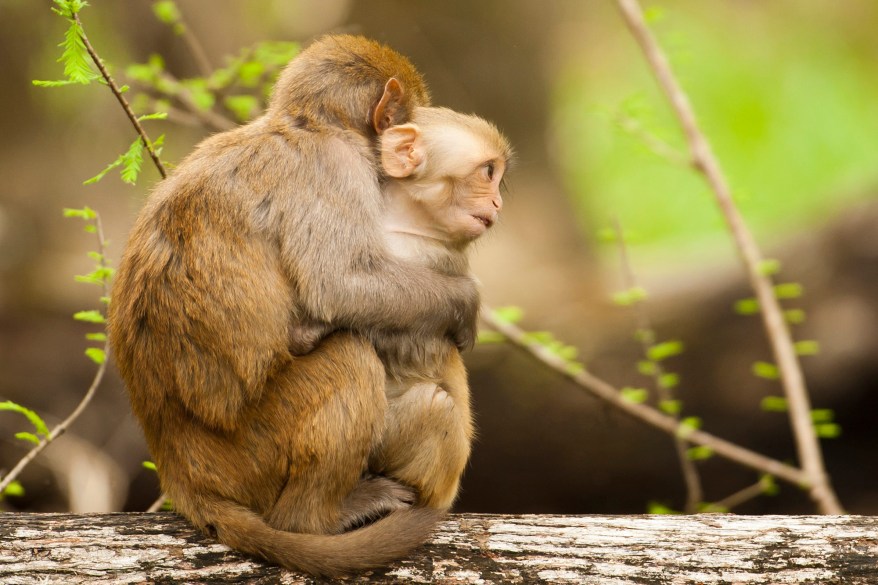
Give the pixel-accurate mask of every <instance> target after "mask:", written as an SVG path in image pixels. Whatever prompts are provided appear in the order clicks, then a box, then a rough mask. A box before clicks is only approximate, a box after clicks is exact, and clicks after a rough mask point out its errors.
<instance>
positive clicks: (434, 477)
mask: <svg viewBox="0 0 878 585" xmlns="http://www.w3.org/2000/svg"><path fill="white" fill-rule="evenodd" d="M413 122H414V123H409V124H404V125H399V126H393V127H391V128H388V129H387V130H386V131H385V132H384V133H383V134H382V136H381V140H380V144H381V162H382V167H383V168H384V171H385V172H386V173H387V175H389V176H390V177H392V179H391V180H389V181H388V182H387V183H386V184H385V187H384V192H385V201H386V209H385V212H384V218H383V225H384V233H385V238H386V240H387V244H388V247H389V248H390V249H391V250H392V251H393V253H394V254H395V255H396V256H398V257H400V258H404V259H405V260H406V261H407V262H409V263H415V264H419V265H422V266H424V267H428V268H431V269H433V270H435V271H437V272H440V273H443V274H448V275H465V274H468V273H469V262H468V257H467V250H468V246H469V244H470V243H472V242H473V241H474V240H475V239H476V238H478V237H479V236H481V235H482V234H484V233H485V232H486V231H487V230H488V228H490V227H491V226H492V225H494V223H495V222H496V221H497V218H498V215H499V213H500V209H501V207H502V204H503V200H502V198H501V195H500V182H501V180H502V178H503V174H504V172H505V170H506V166H507V164H508V161H509V159H510V157H511V148H510V146H509V143H508V142H507V140H506V139H505V138H504V137H503V135H502V134H500V132H499V131H498V130H497V129H496V128H495V127H494V126H493V125H491V124H489V123H488V122H486V121H485V120H483V119H481V118H479V117H476V116H466V115H463V114H459V113H457V112H453V111H451V110H448V109H443V108H424V107H420V108H417V109H416V110H415V112H414V116H413ZM440 292H441V291H440ZM376 341H377V343H378V347H379V349H380V348H382V347H384V346H385V344H388V343H392V342H393V340H387V339H377V340H376ZM419 341H420V342H421V343H423V342H424V341H425V340H423V339H421V340H419ZM429 343H430V344H431V349H430V350H429V351H430V357H429V359H430V360H432V361H430V362H427V363H426V366H427V367H426V368H425V367H424V366H425V362H424V359H423V355H422V354H418V352H417V348H414V350H415V351H414V353H415V354H417V355H416V356H415V358H414V359H411V360H410V363H407V362H404V361H399V358H400V354H399V353H396V354H394V356H395V357H396V358H397V359H396V360H395V361H392V360H387V359H385V363H386V365H387V373H388V383H387V398H388V404H389V408H388V411H387V414H388V425H387V430H386V431H385V433H384V436H383V440H382V442H381V445H380V446H379V448H378V449H376V451H375V452H374V453H373V455H372V458H371V460H370V468H371V470H372V471H373V472H375V473H381V474H385V475H387V476H388V477H392V478H394V479H397V480H399V481H401V482H403V483H405V484H406V485H410V486H413V487H415V488H416V489H417V492H418V495H419V503H420V504H422V505H425V506H431V507H435V508H438V509H442V510H445V509H448V508H449V507H450V506H451V504H452V502H453V501H454V498H455V496H456V495H457V489H458V484H459V480H460V476H461V474H462V473H463V469H464V467H465V465H466V461H467V459H468V457H469V453H470V444H471V441H472V436H473V424H472V419H471V415H470V404H469V388H468V386H467V381H466V371H465V369H464V366H463V362H462V360H461V358H460V353H459V352H458V350H457V348H456V347H455V346H454V345H453V344H452V343H451V342H450V341H449V340H448V339H447V338H445V337H442V336H435V337H434V338H433V339H431V340H429ZM407 347H412V346H411V345H407ZM419 368H420V369H419Z"/></svg>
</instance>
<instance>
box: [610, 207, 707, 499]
mask: <svg viewBox="0 0 878 585" xmlns="http://www.w3.org/2000/svg"><path fill="white" fill-rule="evenodd" d="M613 228H614V229H615V231H616V243H617V245H618V249H619V261H620V263H621V265H622V274H623V279H624V281H625V284H624V285H625V288H626V290H631V289H633V288H635V287H637V286H639V284H638V281H637V275H636V274H635V272H634V266H633V265H632V264H631V259H630V258H629V256H628V246H627V245H626V244H625V234H624V233H623V231H622V225H621V224H620V223H619V218H617V217H614V218H613ZM645 303H646V301H639V302H637V303H635V305H634V306H633V307H632V309H633V311H634V317H635V319H636V320H637V328H638V329H639V330H640V331H641V335H640V336H639V337H640V344H641V347H642V349H643V355H644V357H647V358H648V356H649V349H650V347H651V346H652V345H653V344H654V343H655V339H647V338H646V337H645V336H644V333H645V332H647V331H648V332H650V333H649V335H650V336H652V335H653V334H652V331H653V328H652V323H651V322H650V319H649V314H648V313H647V311H646V307H645ZM652 368H653V372H652V378H653V382H654V383H655V389H656V392H657V393H658V396H659V400H661V401H670V400H673V398H674V395H673V392H671V390H670V388H668V387H667V385H666V384H664V383H663V381H662V380H663V377H664V374H665V371H664V368H663V367H662V365H661V364H660V363H659V362H657V361H653V362H652ZM671 416H672V417H673V418H674V420H676V421H679V420H680V415H679V413H674V414H672V415H671ZM674 449H675V450H676V452H677V459H678V460H679V462H680V472H681V473H682V474H683V482H684V483H685V485H686V505H685V507H684V509H685V511H686V513H687V514H694V513H696V512H697V511H698V506H699V504H701V502H702V501H703V500H704V489H703V488H702V486H701V478H700V477H699V475H698V468H697V467H696V466H695V462H694V461H692V459H690V458H689V455H688V445H687V443H686V441H684V440H683V439H682V438H681V437H680V436H679V435H674Z"/></svg>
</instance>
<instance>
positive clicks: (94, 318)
mask: <svg viewBox="0 0 878 585" xmlns="http://www.w3.org/2000/svg"><path fill="white" fill-rule="evenodd" d="M73 318H74V319H76V320H77V321H85V322H87V323H106V321H107V320H106V319H105V318H104V316H103V315H102V314H101V312H100V311H95V310H91V311H79V312H77V313H74V314H73Z"/></svg>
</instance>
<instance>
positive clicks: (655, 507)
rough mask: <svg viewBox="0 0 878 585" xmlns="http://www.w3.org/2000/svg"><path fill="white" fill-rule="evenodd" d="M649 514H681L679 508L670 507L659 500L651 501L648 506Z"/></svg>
mask: <svg viewBox="0 0 878 585" xmlns="http://www.w3.org/2000/svg"><path fill="white" fill-rule="evenodd" d="M646 510H647V512H646V513H647V514H666V515H667V514H680V513H681V512H678V511H677V510H674V509H673V508H669V507H668V506H665V505H664V504H661V503H659V502H649V503H648V504H647V506H646Z"/></svg>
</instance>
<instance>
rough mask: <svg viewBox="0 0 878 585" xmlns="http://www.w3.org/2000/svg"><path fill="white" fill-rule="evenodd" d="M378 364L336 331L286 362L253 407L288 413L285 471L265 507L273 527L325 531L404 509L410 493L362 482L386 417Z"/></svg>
mask: <svg viewBox="0 0 878 585" xmlns="http://www.w3.org/2000/svg"><path fill="white" fill-rule="evenodd" d="M384 378H385V374H384V368H383V366H382V364H381V361H380V360H379V359H378V357H377V354H376V353H375V351H374V349H373V348H372V346H371V344H369V343H368V342H366V341H365V340H363V339H362V338H360V337H357V336H354V335H351V334H349V333H336V334H334V335H332V336H330V337H329V338H327V339H326V340H325V341H324V342H323V343H321V345H320V346H319V347H318V348H317V349H315V350H314V351H313V352H312V353H310V354H308V355H307V356H304V357H302V358H298V359H295V360H293V362H292V363H291V364H290V366H289V367H288V369H287V370H286V371H284V372H282V373H281V374H280V375H279V376H277V377H276V378H275V381H274V387H273V388H271V389H270V391H269V393H268V394H269V396H270V397H271V400H269V401H266V402H267V403H266V404H264V405H261V406H260V408H261V409H264V410H269V409H275V410H276V411H277V412H280V413H284V414H283V415H284V416H286V417H287V418H288V420H287V421H286V424H285V425H284V428H285V432H286V433H288V435H289V438H288V448H289V476H288V478H287V481H286V484H285V485H284V487H283V489H282V491H281V493H280V496H279V497H278V499H277V501H276V502H275V504H274V505H273V506H272V508H271V509H270V510H269V511H268V512H267V514H266V515H265V516H266V521H267V522H268V524H269V525H270V526H272V527H274V528H278V529H281V530H287V531H291V532H308V533H311V534H331V533H338V532H342V531H343V530H345V529H346V528H349V527H350V526H353V525H356V524H359V523H362V522H364V521H367V520H369V519H373V518H375V517H378V516H382V515H384V514H386V513H387V512H389V511H391V510H393V509H397V508H399V507H405V506H406V505H407V503H406V501H410V500H411V499H412V495H411V493H410V492H409V491H408V490H406V489H405V488H403V487H402V486H399V485H398V484H396V483H395V482H392V481H387V480H385V481H371V480H370V479H369V478H366V479H362V476H363V473H364V472H365V471H366V467H367V462H368V457H369V453H370V452H371V451H372V450H373V449H374V446H375V445H376V444H377V443H378V442H379V441H380V438H381V435H382V433H383V431H384V426H385V418H386V406H387V402H386V397H385V394H384Z"/></svg>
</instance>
